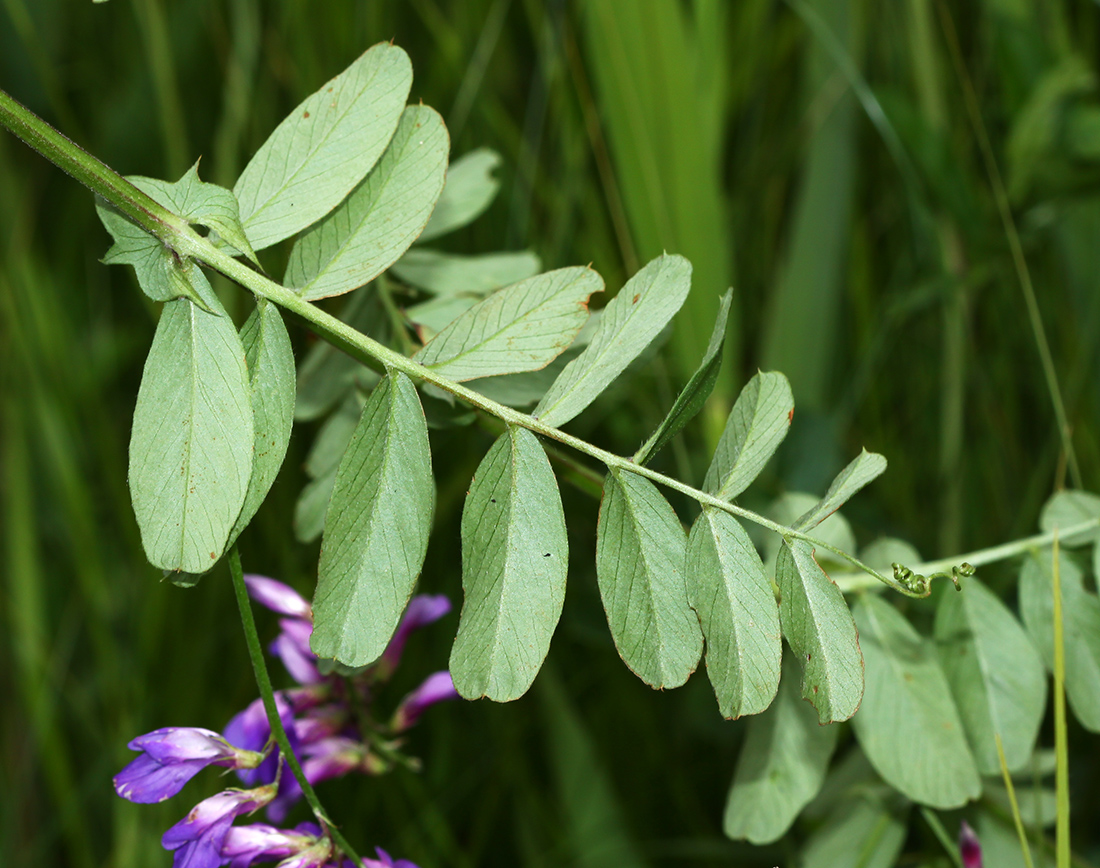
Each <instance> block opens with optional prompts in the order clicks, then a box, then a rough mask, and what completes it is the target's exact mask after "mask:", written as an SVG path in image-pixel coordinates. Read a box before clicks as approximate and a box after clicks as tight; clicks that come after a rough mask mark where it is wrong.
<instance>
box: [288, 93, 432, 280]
mask: <svg viewBox="0 0 1100 868" xmlns="http://www.w3.org/2000/svg"><path fill="white" fill-rule="evenodd" d="M449 150H450V140H449V138H448V136H447V129H446V127H444V125H443V118H441V117H440V116H439V113H438V112H437V111H435V110H434V109H431V108H428V107H427V106H409V107H408V108H406V109H405V111H404V113H403V114H402V115H401V122H400V123H399V124H398V126H397V130H396V132H394V134H393V138H392V139H391V140H390V143H389V145H388V146H387V147H386V150H385V152H384V153H383V154H382V156H381V158H380V159H379V160H378V163H377V165H375V167H374V168H373V169H372V170H371V172H370V174H369V175H367V177H366V178H364V179H363V182H362V183H361V184H359V186H358V187H356V188H355V189H354V190H353V191H352V192H351V195H349V196H348V197H347V199H345V200H344V201H343V202H342V203H340V205H339V206H338V207H337V208H336V209H335V210H334V211H333V212H332V213H331V214H329V215H328V216H327V217H326V218H325V219H323V220H321V221H320V222H319V223H317V225H315V226H312V227H310V229H309V230H308V231H307V232H305V233H303V234H302V236H301V237H300V238H299V239H298V240H297V242H295V244H294V248H293V249H292V250H291V251H290V260H289V262H288V263H287V267H286V278H285V280H284V282H285V283H286V285H287V286H293V287H296V288H297V289H298V292H299V293H301V295H302V297H303V298H306V299H310V300H316V299H319V298H328V297H330V296H333V295H341V294H343V293H345V292H350V291H351V290H353V289H357V288H358V287H360V286H364V285H365V284H367V283H369V282H370V281H371V280H373V279H374V278H375V277H377V276H378V275H379V274H381V273H382V272H383V271H385V270H386V269H387V268H389V267H390V266H391V265H393V263H394V262H396V261H397V259H398V258H399V257H400V256H401V254H402V253H404V252H405V251H406V250H408V249H409V246H410V245H411V244H412V243H413V242H414V241H415V240H416V238H417V236H418V235H419V234H420V232H421V230H423V228H424V224H425V223H427V222H428V216H429V215H430V214H431V213H432V206H433V205H435V201H436V199H438V198H439V193H440V191H441V190H442V189H443V177H444V174H445V172H446V169H447V153H448V151H449Z"/></svg>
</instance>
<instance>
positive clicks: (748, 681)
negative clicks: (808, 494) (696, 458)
mask: <svg viewBox="0 0 1100 868" xmlns="http://www.w3.org/2000/svg"><path fill="white" fill-rule="evenodd" d="M685 564H686V565H685V568H684V572H685V574H686V576H687V589H688V599H689V601H690V602H691V605H692V608H694V609H695V611H696V612H697V613H698V615H699V624H700V626H701V627H702V630H703V637H704V638H705V639H706V647H707V655H706V662H707V675H708V676H709V678H710V683H711V684H712V685H713V687H714V695H715V696H716V697H717V698H718V707H719V709H720V710H721V712H722V716H723V717H728V718H736V717H741V716H742V715H744V714H758V713H759V712H761V711H763V710H764V709H765V708H767V707H768V705H770V704H771V701H772V699H773V698H774V697H775V691H776V688H778V686H779V668H780V663H781V661H782V657H783V646H782V640H781V638H780V630H779V607H778V605H777V603H776V602H775V596H774V594H773V593H772V583H771V582H770V581H769V579H768V577H767V575H765V573H764V565H763V564H762V563H761V561H760V555H758V554H757V553H756V547H755V546H754V545H753V544H752V541H751V540H750V539H749V535H748V534H747V533H745V529H744V528H743V527H741V525H740V524H739V523H738V521H737V519H735V518H734V517H733V516H732V515H730V514H729V513H725V512H722V511H721V510H717V509H712V508H709V507H703V511H702V513H701V514H700V515H699V517H698V518H697V519H696V520H695V524H693V525H692V527H691V533H690V535H689V536H688V544H687V558H686V561H685Z"/></svg>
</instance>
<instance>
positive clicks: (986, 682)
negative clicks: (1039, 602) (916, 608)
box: [935, 578, 1047, 775]
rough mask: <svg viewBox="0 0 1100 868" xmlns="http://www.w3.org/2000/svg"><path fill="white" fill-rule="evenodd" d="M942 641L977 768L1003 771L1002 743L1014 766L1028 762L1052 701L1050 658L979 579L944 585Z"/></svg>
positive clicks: (939, 612)
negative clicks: (952, 587) (1046, 666)
mask: <svg viewBox="0 0 1100 868" xmlns="http://www.w3.org/2000/svg"><path fill="white" fill-rule="evenodd" d="M935 638H936V645H937V648H938V650H939V655H940V664H941V665H942V666H943V671H944V675H946V676H947V681H948V683H949V684H950V685H951V692H952V694H953V695H954V697H955V704H956V705H957V706H958V709H959V717H960V718H962V723H963V729H964V730H965V731H966V735H967V738H968V739H969V741H970V747H971V749H972V750H973V752H974V758H975V760H976V762H977V765H978V770H979V771H980V772H981V773H982V774H983V775H998V774H1000V771H1001V769H1000V762H999V760H998V758H997V745H996V741H995V739H994V735H995V734H997V733H999V734H1000V736H1001V739H1002V741H1003V743H1004V752H1005V762H1006V763H1007V765H1008V768H1009V770H1010V771H1018V770H1021V769H1023V768H1025V766H1026V765H1027V762H1028V760H1029V759H1030V758H1031V752H1032V750H1033V749H1034V747H1035V739H1036V737H1037V736H1038V734H1039V724H1041V723H1042V721H1043V713H1044V710H1045V709H1046V705H1047V683H1046V673H1045V672H1044V670H1043V661H1042V659H1041V658H1040V656H1039V652H1038V651H1036V650H1035V646H1034V645H1032V644H1031V639H1030V638H1029V637H1028V635H1027V633H1026V632H1025V631H1024V628H1023V627H1022V626H1021V625H1020V622H1019V621H1017V620H1016V617H1015V616H1014V615H1013V614H1012V612H1010V611H1009V609H1008V607H1007V606H1006V605H1005V604H1004V603H1002V602H1001V600H1000V598H999V597H998V596H997V595H996V594H994V593H993V592H992V591H990V590H989V589H988V588H986V586H985V585H983V584H982V583H981V582H979V581H978V580H977V579H976V578H969V579H967V580H966V584H965V586H964V589H963V591H962V593H956V592H955V591H945V592H944V593H943V594H942V596H941V597H940V601H939V604H938V606H937V607H936V627H935Z"/></svg>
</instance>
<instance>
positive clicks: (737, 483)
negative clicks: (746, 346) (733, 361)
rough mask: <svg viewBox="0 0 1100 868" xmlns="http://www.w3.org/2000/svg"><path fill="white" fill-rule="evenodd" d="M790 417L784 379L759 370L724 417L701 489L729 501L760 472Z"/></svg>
mask: <svg viewBox="0 0 1100 868" xmlns="http://www.w3.org/2000/svg"><path fill="white" fill-rule="evenodd" d="M793 417H794V397H793V396H792V395H791V384H790V383H788V382H787V378H786V377H784V376H783V375H782V374H780V373H778V372H775V371H767V372H764V371H760V372H758V373H757V374H756V375H755V376H754V377H753V378H752V379H751V380H749V382H748V383H747V384H746V385H745V388H744V389H742V390H741V394H740V395H738V397H737V401H736V402H735V403H734V405H733V409H732V410H731V411H730V414H729V418H728V419H727V420H726V427H725V429H724V430H723V431H722V437H721V439H720V440H719V441H718V448H717V449H716V450H715V452H714V458H713V460H712V461H711V463H710V469H709V470H707V476H706V480H705V481H704V482H703V490H704V491H706V492H707V493H709V494H713V495H715V496H716V497H721V498H725V499H726V500H733V499H734V498H735V497H737V495H739V494H740V493H741V492H742V491H744V490H745V489H746V488H748V487H749V485H751V484H752V481H753V480H754V479H756V477H757V476H759V475H760V471H761V470H763V469H764V465H765V464H767V463H768V459H769V458H771V457H772V455H773V454H775V450H776V449H778V448H779V444H780V443H782V442H783V438H784V437H786V436H787V431H788V430H789V429H790V427H791V419H792V418H793Z"/></svg>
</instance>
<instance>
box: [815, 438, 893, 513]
mask: <svg viewBox="0 0 1100 868" xmlns="http://www.w3.org/2000/svg"><path fill="white" fill-rule="evenodd" d="M884 470H886V459H885V458H883V457H882V456H881V455H879V454H878V453H877V452H868V451H867V450H866V449H864V450H863V451H862V452H860V453H859V455H857V456H856V457H855V458H854V459H853V460H852V461H851V463H849V464H848V466H847V467H845V468H844V469H843V470H842V471H840V473H838V474H837V477H836V479H834V480H833V484H832V485H830V486H829V490H828V491H826V492H825V496H824V497H823V498H821V501H820V503H818V504H817V506H815V507H813V508H812V509H811V510H810V511H809V512H807V513H806V514H805V515H803V516H802V517H801V518H799V519H798V521H797V522H796V523H795V525H794V528H795V530H800V531H803V532H805V531H808V530H810V529H811V528H814V527H816V526H817V525H819V524H821V522H823V521H824V520H825V519H826V518H828V517H829V516H830V515H832V514H833V513H834V512H836V511H837V510H838V509H840V508H841V507H842V506H844V504H845V503H847V502H848V500H849V499H850V498H851V497H852V495H853V494H855V493H856V492H857V491H859V490H860V489H861V488H863V486H865V485H867V483H869V482H871V481H873V480H874V479H875V478H876V477H878V476H880V475H881V474H882V472H883V471H884Z"/></svg>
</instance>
